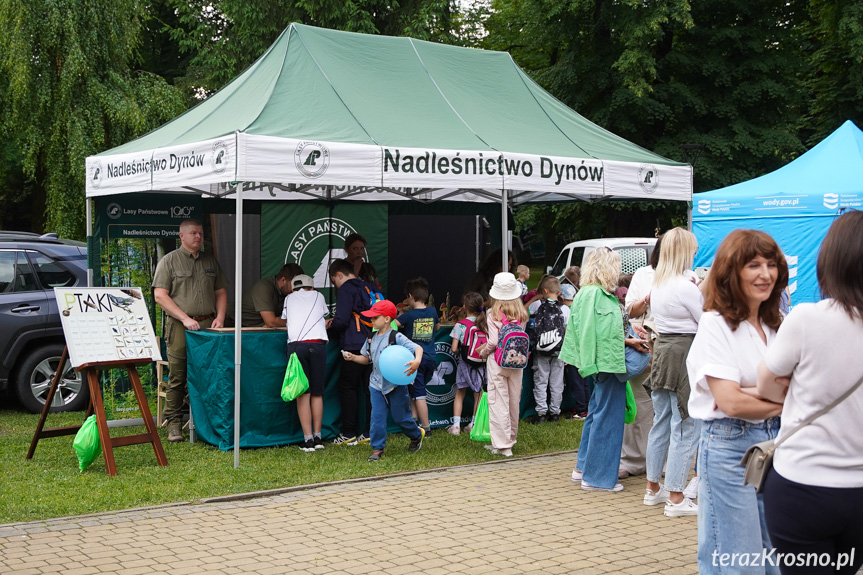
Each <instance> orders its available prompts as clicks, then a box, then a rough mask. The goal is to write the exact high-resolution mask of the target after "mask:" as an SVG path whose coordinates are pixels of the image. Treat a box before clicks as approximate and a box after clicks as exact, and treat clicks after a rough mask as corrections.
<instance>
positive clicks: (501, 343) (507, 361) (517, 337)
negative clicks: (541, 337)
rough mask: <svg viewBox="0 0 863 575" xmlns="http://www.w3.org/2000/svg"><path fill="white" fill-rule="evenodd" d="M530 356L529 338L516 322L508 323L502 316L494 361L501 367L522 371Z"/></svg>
mask: <svg viewBox="0 0 863 575" xmlns="http://www.w3.org/2000/svg"><path fill="white" fill-rule="evenodd" d="M529 356H530V338H528V337H527V334H526V333H525V331H524V329H523V328H522V327H521V324H519V323H518V322H517V321H509V320H508V319H506V316H503V326H502V327H501V328H500V333H499V334H498V338H497V349H496V350H494V361H495V362H496V363H497V364H498V365H499V366H501V367H506V368H509V369H524V368H525V367H527V358H528V357H529Z"/></svg>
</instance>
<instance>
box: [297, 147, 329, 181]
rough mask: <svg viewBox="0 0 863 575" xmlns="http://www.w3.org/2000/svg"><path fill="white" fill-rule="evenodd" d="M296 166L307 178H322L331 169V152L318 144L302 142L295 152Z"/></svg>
mask: <svg viewBox="0 0 863 575" xmlns="http://www.w3.org/2000/svg"><path fill="white" fill-rule="evenodd" d="M294 165H296V166H297V170H299V172H300V173H301V174H302V175H304V176H306V177H307V178H320V177H321V176H323V175H324V173H325V172H326V171H327V168H329V167H330V150H329V148H327V147H326V146H324V145H323V144H320V143H318V142H300V143H299V144H298V145H297V151H296V152H294Z"/></svg>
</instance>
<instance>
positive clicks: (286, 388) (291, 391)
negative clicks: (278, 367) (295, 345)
mask: <svg viewBox="0 0 863 575" xmlns="http://www.w3.org/2000/svg"><path fill="white" fill-rule="evenodd" d="M308 390H309V379H308V378H307V377H306V372H304V371H303V366H302V365H301V364H300V358H298V357H297V354H296V353H292V354H291V357H290V358H289V359H288V367H287V369H285V381H284V382H282V400H283V401H293V400H295V399H296V398H298V397H299V396H301V395H302V394H304V393H305V392H307V391H308Z"/></svg>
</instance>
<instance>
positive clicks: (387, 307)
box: [342, 300, 425, 461]
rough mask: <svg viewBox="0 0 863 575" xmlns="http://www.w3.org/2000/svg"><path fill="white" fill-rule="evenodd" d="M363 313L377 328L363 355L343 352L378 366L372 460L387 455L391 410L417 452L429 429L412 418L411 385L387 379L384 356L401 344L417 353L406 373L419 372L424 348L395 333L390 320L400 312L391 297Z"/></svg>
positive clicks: (373, 381) (372, 386)
mask: <svg viewBox="0 0 863 575" xmlns="http://www.w3.org/2000/svg"><path fill="white" fill-rule="evenodd" d="M362 315H364V316H366V317H368V318H371V320H372V327H373V328H374V329H376V330H377V331H376V332H375V333H374V334H372V336H371V337H370V338H369V339H368V340H367V341H366V343H365V344H364V345H363V347H362V349H361V350H360V354H355V353H351V352H349V351H343V352H342V356H343V357H344V358H345V361H351V362H354V363H359V364H362V365H367V364H369V363H371V364H372V365H373V367H374V369H373V370H372V375H371V378H370V379H369V396H370V398H371V402H372V417H371V425H370V428H369V431H370V435H371V444H372V449H373V451H372V454H371V456H370V457H369V461H377V460H379V459H380V458H381V457H383V454H384V447H385V446H386V444H387V413H389V414H390V415H391V416H392V418H393V421H394V422H395V423H396V424H397V425H398V426H399V427H401V428H402V431H403V432H404V434H405V435H407V436H408V438H410V440H411V443H410V445H409V446H408V451H410V452H416V451H419V450H420V448H421V447H422V443H423V438H424V437H425V431H424V430H423V429H422V428H421V427H420V426H418V425H417V423H416V422H415V421H414V419H413V417H411V399H410V395H409V393H408V388H407V386H405V385H395V384H394V383H392V382H390V381H387V379H386V378H384V376H383V374H381V369H380V362H379V360H380V356H381V352H382V351H383V350H384V349H386V348H387V347H388V346H390V345H400V346H402V347H405V348H407V349H408V350H410V351H411V352H413V354H414V359H413V360H412V361H409V362H407V363H406V364H405V367H406V368H407V369H405V373H406V374H408V375H411V374H413V373H414V372H416V370H417V368H418V367H419V365H420V361H422V356H423V350H422V347H420V346H418V345H417V344H415V343H414V342H412V341H411V340H409V339H408V338H406V337H405V336H404V335H402V334H400V333H395V332H392V328H391V327H390V323H392V320H393V318H395V317H396V315H398V312H397V311H396V306H395V304H393V302H391V301H389V300H383V301H379V302H377V303H376V304H375V305H373V306H372V307H371V309H369V310H367V311H364V312H362Z"/></svg>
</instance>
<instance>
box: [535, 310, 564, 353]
mask: <svg viewBox="0 0 863 575" xmlns="http://www.w3.org/2000/svg"><path fill="white" fill-rule="evenodd" d="M565 329H566V322H565V320H564V318H563V310H562V309H561V307H560V304H559V303H557V302H553V301H550V300H547V299H546V300H543V301H542V303H541V304H539V309H537V310H536V313H535V314H533V334H532V335H533V348H534V351H535V353H537V354H538V355H550V356H553V357H557V355H558V354H559V353H560V349H561V348H562V347H563V334H564V330H565Z"/></svg>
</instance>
